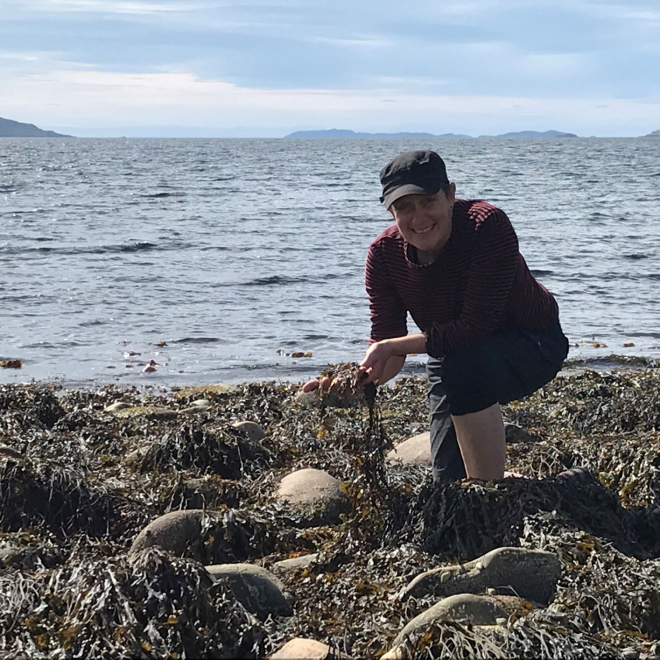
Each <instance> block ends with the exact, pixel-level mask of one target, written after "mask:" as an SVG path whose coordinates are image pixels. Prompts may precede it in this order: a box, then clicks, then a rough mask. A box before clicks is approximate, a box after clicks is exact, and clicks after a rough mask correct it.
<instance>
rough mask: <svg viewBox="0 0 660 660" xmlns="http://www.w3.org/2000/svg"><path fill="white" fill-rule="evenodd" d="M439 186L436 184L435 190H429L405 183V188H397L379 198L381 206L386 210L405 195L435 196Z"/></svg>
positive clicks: (428, 188)
mask: <svg viewBox="0 0 660 660" xmlns="http://www.w3.org/2000/svg"><path fill="white" fill-rule="evenodd" d="M441 187H442V186H441V184H438V186H437V188H435V189H431V188H430V187H428V186H427V187H426V188H423V187H422V186H418V185H415V184H413V183H407V184H406V185H405V186H399V187H398V188H396V189H395V190H392V191H391V192H389V193H387V195H384V196H383V197H381V198H380V201H381V202H382V203H383V206H384V207H385V208H386V209H389V208H390V206H392V204H394V202H396V200H397V199H401V198H402V197H405V196H406V195H435V194H436V193H438V192H440V188H441Z"/></svg>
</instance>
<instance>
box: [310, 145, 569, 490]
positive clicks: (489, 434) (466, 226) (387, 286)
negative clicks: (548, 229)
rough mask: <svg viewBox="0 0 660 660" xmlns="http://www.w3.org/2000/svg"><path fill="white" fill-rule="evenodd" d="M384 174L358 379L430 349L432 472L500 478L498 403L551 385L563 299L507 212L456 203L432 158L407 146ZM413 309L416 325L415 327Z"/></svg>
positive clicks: (562, 344)
mask: <svg viewBox="0 0 660 660" xmlns="http://www.w3.org/2000/svg"><path fill="white" fill-rule="evenodd" d="M380 181H381V184H382V186H383V195H382V197H381V201H382V202H383V204H384V205H385V208H387V209H388V211H389V212H390V213H391V215H392V218H393V219H394V223H395V224H394V225H393V226H391V227H389V228H388V229H386V230H385V231H384V232H382V233H381V234H380V236H378V237H377V238H376V240H375V241H374V242H373V243H372V244H371V246H370V248H369V253H368V255H367V267H366V287H367V293H368V295H369V303H370V311H371V339H370V346H369V349H368V350H367V352H366V355H365V357H364V360H363V361H362V363H361V365H360V366H361V370H362V372H363V374H364V380H363V382H364V383H367V382H375V383H377V384H382V383H384V382H386V381H387V380H389V379H391V378H393V377H394V376H396V374H398V373H399V371H400V370H401V367H402V366H403V363H404V361H405V358H406V355H408V354H410V353H427V354H428V355H429V360H428V363H427V374H428V378H429V402H430V407H431V415H430V420H431V457H432V464H433V474H434V478H435V479H436V480H440V479H461V478H464V477H466V476H467V477H469V478H472V479H484V480H492V479H501V478H502V477H503V476H504V463H505V459H506V451H505V445H504V422H503V419H502V411H501V409H500V404H503V403H507V402H509V401H512V400H514V399H520V398H522V397H525V396H528V395H530V394H531V393H532V392H534V391H536V390H537V389H539V388H540V387H542V386H543V385H545V384H546V383H547V382H548V381H550V380H551V379H552V378H553V377H554V376H555V375H556V373H557V372H558V371H559V370H560V368H561V365H562V363H563V361H564V359H565V358H566V355H567V354H568V341H567V339H566V337H565V336H564V334H563V333H562V330H561V327H560V325H559V314H558V307H557V303H556V302H555V299H554V298H553V297H552V295H551V294H550V292H549V291H548V290H547V289H546V288H545V287H543V286H542V285H541V284H539V283H538V282H537V281H536V280H535V279H534V277H533V276H532V274H531V272H530V271H529V269H528V267H527V264H526V263H525V260H524V259H523V257H522V255H521V254H520V252H519V250H518V239H517V237H516V234H515V232H514V230H513V227H512V226H511V223H510V222H509V219H508V218H507V216H506V215H505V213H504V212H503V211H501V210H500V209H499V208H497V207H495V206H493V205H491V204H488V203H487V202H484V201H481V200H462V199H456V198H455V192H456V187H455V185H454V184H453V183H450V182H449V179H448V177H447V172H446V168H445V164H444V162H443V160H442V158H440V156H439V155H438V154H437V153H435V152H433V151H406V152H403V153H401V154H399V155H398V156H397V157H396V158H395V159H394V160H392V161H391V162H390V163H389V164H388V165H386V166H385V167H384V168H383V170H382V171H381V173H380ZM407 313H410V315H411V316H412V318H413V320H414V321H415V323H416V324H417V326H418V327H419V328H420V330H421V332H419V333H413V334H408V331H407V327H406V314H407ZM316 387H318V381H312V382H310V383H307V384H306V385H305V386H304V388H303V389H304V390H305V391H310V390H313V389H315V388H316Z"/></svg>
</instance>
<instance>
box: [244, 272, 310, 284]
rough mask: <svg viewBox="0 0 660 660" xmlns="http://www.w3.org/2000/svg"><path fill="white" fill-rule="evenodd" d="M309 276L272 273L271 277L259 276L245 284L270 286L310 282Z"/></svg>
mask: <svg viewBox="0 0 660 660" xmlns="http://www.w3.org/2000/svg"><path fill="white" fill-rule="evenodd" d="M308 281H309V278H307V277H287V276H286V275H270V276H269V277H257V278H256V279H254V280H250V281H249V282H243V283H242V285H243V286H270V285H271V284H298V283H300V282H308Z"/></svg>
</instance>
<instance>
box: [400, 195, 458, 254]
mask: <svg viewBox="0 0 660 660" xmlns="http://www.w3.org/2000/svg"><path fill="white" fill-rule="evenodd" d="M455 194H456V187H455V186H454V184H453V183H452V184H451V186H450V189H449V193H448V194H445V193H444V192H443V191H442V190H441V191H440V192H438V193H436V194H435V195H406V196H405V197H401V198H400V199H397V200H396V201H395V202H394V203H393V204H392V206H390V209H389V210H390V213H391V214H392V216H393V217H394V222H396V226H397V227H398V228H399V231H400V232H401V235H402V236H403V238H404V240H405V241H406V242H408V243H410V244H411V245H414V246H415V247H416V248H417V249H418V250H421V251H423V252H430V253H436V252H439V251H440V250H441V249H442V248H443V246H444V244H445V243H446V242H447V241H448V240H449V236H450V234H451V221H452V213H453V207H454V196H455Z"/></svg>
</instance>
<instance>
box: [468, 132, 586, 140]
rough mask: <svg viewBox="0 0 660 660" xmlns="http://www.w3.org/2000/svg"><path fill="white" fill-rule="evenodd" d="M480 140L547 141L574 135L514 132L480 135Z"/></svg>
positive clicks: (573, 134)
mask: <svg viewBox="0 0 660 660" xmlns="http://www.w3.org/2000/svg"><path fill="white" fill-rule="evenodd" d="M479 137H480V138H518V139H522V138H532V139H539V138H541V139H548V138H575V137H577V135H575V133H562V132H561V131H543V132H542V133H539V131H516V132H515V133H502V135H480V136H479Z"/></svg>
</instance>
